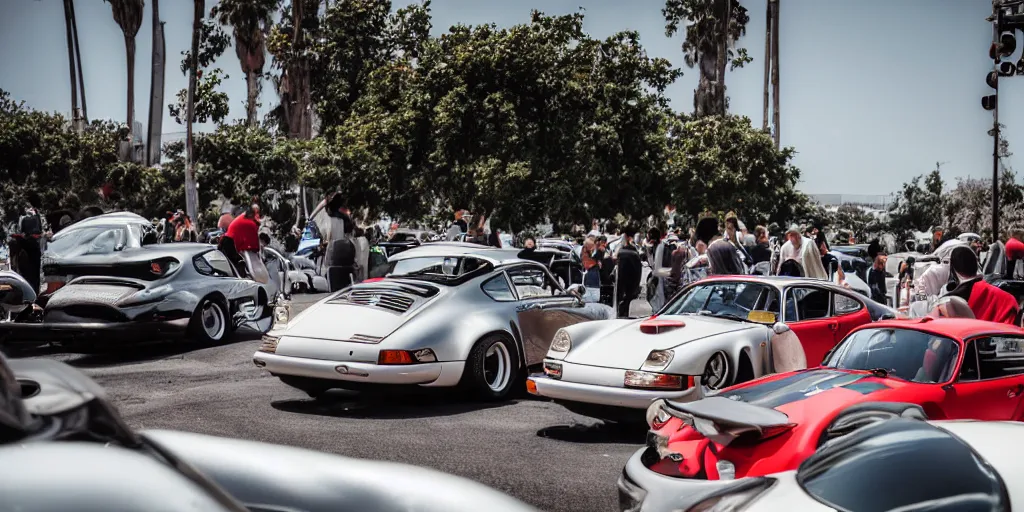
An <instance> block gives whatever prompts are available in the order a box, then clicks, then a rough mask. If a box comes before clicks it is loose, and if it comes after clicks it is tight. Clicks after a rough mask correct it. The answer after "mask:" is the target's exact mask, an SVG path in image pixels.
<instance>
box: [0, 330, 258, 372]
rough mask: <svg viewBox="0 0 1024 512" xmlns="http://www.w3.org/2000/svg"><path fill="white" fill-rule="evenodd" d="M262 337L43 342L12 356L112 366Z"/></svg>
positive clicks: (82, 365)
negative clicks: (202, 341)
mask: <svg viewBox="0 0 1024 512" xmlns="http://www.w3.org/2000/svg"><path fill="white" fill-rule="evenodd" d="M255 339H259V334H256V333H254V332H250V331H242V330H240V331H239V332H236V333H234V334H232V335H231V337H230V338H228V339H227V340H225V341H224V342H223V343H221V344H219V345H215V346H206V345H202V344H199V343H196V342H194V341H192V340H190V339H170V340H153V341H143V342H138V343H131V344H118V345H108V346H102V345H96V344H90V345H85V344H82V345H71V346H53V345H49V346H43V347H38V348H31V349H23V350H20V351H17V352H13V353H10V354H9V355H10V356H11V357H40V356H52V355H58V354H67V355H68V356H69V357H68V358H67V359H65V360H64V362H65V363H67V364H68V365H71V366H74V367H76V368H96V367H102V366H112V365H117V364H125V363H145V362H150V361H156V360H159V359H164V358H167V357H173V356H179V355H182V354H187V353H190V352H194V351H197V350H202V349H207V348H214V347H223V346H225V345H231V344H234V343H240V342H244V341H252V340H255Z"/></svg>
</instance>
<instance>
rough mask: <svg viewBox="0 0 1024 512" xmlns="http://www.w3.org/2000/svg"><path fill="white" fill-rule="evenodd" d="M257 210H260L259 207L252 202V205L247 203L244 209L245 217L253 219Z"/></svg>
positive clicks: (257, 212)
mask: <svg viewBox="0 0 1024 512" xmlns="http://www.w3.org/2000/svg"><path fill="white" fill-rule="evenodd" d="M259 212H260V208H259V207H258V206H256V205H254V204H253V205H249V207H248V208H246V209H245V218H247V219H254V218H256V215H258V214H259Z"/></svg>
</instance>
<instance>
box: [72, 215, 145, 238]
mask: <svg viewBox="0 0 1024 512" xmlns="http://www.w3.org/2000/svg"><path fill="white" fill-rule="evenodd" d="M149 223H150V221H149V220H147V219H146V218H145V217H143V216H141V215H137V214H134V213H131V212H114V213H104V214H103V215H97V216H95V217H89V218H87V219H82V220H80V221H78V222H75V223H74V224H71V225H69V226H68V227H66V228H64V229H62V230H60V232H59V233H57V234H56V235H55V236H54V238H55V239H56V238H59V237H61V236H63V235H64V234H65V233H70V232H72V231H74V230H76V229H81V228H90V227H96V226H110V227H117V226H125V225H128V224H149Z"/></svg>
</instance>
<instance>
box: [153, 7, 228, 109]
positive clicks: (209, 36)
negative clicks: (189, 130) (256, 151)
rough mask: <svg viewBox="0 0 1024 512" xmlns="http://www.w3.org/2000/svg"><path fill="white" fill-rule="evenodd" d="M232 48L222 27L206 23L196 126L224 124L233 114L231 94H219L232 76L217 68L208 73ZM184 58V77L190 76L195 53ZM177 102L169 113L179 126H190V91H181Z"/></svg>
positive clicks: (201, 36)
mask: <svg viewBox="0 0 1024 512" xmlns="http://www.w3.org/2000/svg"><path fill="white" fill-rule="evenodd" d="M230 44H231V39H230V38H229V37H228V35H227V33H226V32H224V30H223V29H222V28H221V27H220V25H218V24H217V23H215V22H214V21H213V20H211V19H203V20H202V22H201V25H200V30H199V51H198V52H197V53H196V55H197V59H198V62H197V64H198V70H197V71H196V79H197V80H196V90H195V96H194V101H193V103H194V105H193V114H192V121H193V122H196V123H205V122H207V121H213V122H215V123H221V122H223V121H224V119H226V118H227V116H228V114H229V112H230V107H229V104H228V101H229V99H228V95H227V93H224V92H223V91H220V90H218V86H220V84H221V82H222V81H223V80H225V79H227V78H229V77H228V75H227V74H225V73H224V70H222V69H220V68H214V69H213V70H210V71H209V72H206V71H205V70H206V69H208V68H209V67H210V66H211V65H213V62H214V61H215V60H217V58H218V57H220V56H221V55H223V54H224V51H225V50H226V49H227V47H228V45H230ZM181 56H182V58H181V66H180V69H181V74H182V75H185V76H189V69H190V68H191V61H192V52H191V51H190V50H185V51H183V52H181ZM176 98H177V100H178V101H177V103H172V104H169V105H167V109H168V111H169V112H170V114H171V117H173V118H174V120H175V121H176V122H177V123H178V124H181V125H184V124H188V119H187V118H188V115H187V112H188V89H181V90H180V91H178V94H177V96H176Z"/></svg>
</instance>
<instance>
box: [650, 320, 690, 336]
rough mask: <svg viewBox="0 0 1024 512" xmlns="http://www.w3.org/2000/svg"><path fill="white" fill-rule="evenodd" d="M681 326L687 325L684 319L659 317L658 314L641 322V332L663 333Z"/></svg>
mask: <svg viewBox="0 0 1024 512" xmlns="http://www.w3.org/2000/svg"><path fill="white" fill-rule="evenodd" d="M680 327H686V322H683V321H682V320H675V319H668V318H658V317H657V316H652V317H650V318H648V319H647V320H644V321H643V322H640V332H642V333H644V334H661V333H663V332H668V331H672V330H675V329H678V328H680Z"/></svg>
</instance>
